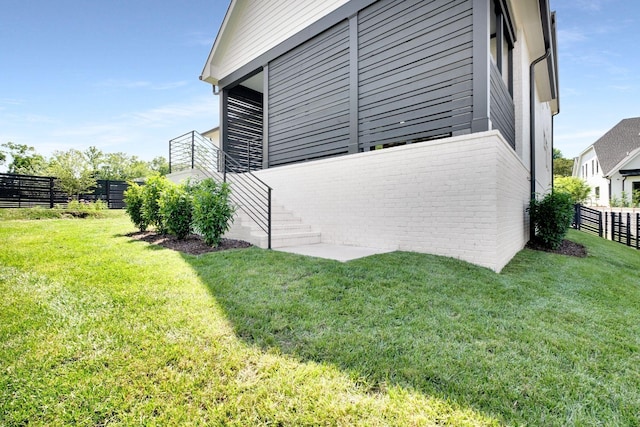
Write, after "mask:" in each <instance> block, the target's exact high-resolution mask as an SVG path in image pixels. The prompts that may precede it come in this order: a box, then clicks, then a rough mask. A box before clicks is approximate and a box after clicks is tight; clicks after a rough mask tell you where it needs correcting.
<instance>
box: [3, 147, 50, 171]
mask: <svg viewBox="0 0 640 427" xmlns="http://www.w3.org/2000/svg"><path fill="white" fill-rule="evenodd" d="M2 146H3V147H5V148H6V149H7V150H8V152H7V154H9V155H10V156H11V163H9V167H8V171H9V173H16V174H23V175H42V174H43V172H44V170H45V165H46V162H45V160H44V157H42V156H41V155H40V154H38V153H36V149H35V148H33V147H30V146H28V145H25V144H15V143H13V142H6V143H4V144H2ZM3 157H4V161H6V154H3Z"/></svg>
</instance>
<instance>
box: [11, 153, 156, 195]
mask: <svg viewBox="0 0 640 427" xmlns="http://www.w3.org/2000/svg"><path fill="white" fill-rule="evenodd" d="M9 158H10V159H11V160H10V161H9V163H7V160H8V159H9ZM4 164H7V171H8V172H9V173H14V174H21V175H37V176H53V177H56V178H58V180H57V181H58V186H59V187H60V189H61V190H62V191H64V192H65V193H67V194H69V195H71V196H77V195H78V194H80V193H90V192H91V189H92V188H94V187H95V186H96V181H97V180H99V179H104V180H121V181H127V180H136V179H144V178H146V177H149V176H151V175H167V174H168V173H169V163H168V162H167V160H166V158H164V157H161V156H159V157H156V158H154V159H153V160H151V161H149V162H147V161H144V160H141V159H139V158H138V157H137V156H130V155H128V154H125V153H122V152H118V153H105V152H103V151H102V150H99V149H98V148H96V147H94V146H91V147H89V148H87V149H86V150H84V151H80V150H76V149H73V148H72V149H69V150H67V151H60V150H56V151H54V152H53V154H52V155H51V157H49V158H45V157H44V156H42V155H41V154H39V153H37V152H36V150H35V148H34V147H31V146H28V145H25V144H16V143H13V142H7V143H4V144H2V145H0V165H4Z"/></svg>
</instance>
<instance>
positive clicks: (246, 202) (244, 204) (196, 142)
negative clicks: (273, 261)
mask: <svg viewBox="0 0 640 427" xmlns="http://www.w3.org/2000/svg"><path fill="white" fill-rule="evenodd" d="M187 169H197V170H198V171H199V172H200V173H202V174H203V175H205V176H206V177H208V178H212V179H214V180H216V181H218V182H226V183H229V185H230V187H231V194H230V198H231V201H232V202H233V203H234V204H235V205H236V206H237V207H238V208H239V209H240V210H242V211H243V212H244V213H245V214H246V215H247V216H248V217H249V218H250V219H251V221H253V222H254V223H255V224H256V225H257V226H258V227H259V228H260V229H261V230H262V231H264V232H265V233H266V234H267V246H268V248H269V249H271V191H272V188H271V187H270V186H268V185H267V184H266V183H265V182H264V181H262V180H261V179H260V178H258V177H257V176H255V175H254V174H252V173H251V171H250V169H249V166H248V165H245V166H243V165H241V164H240V163H238V162H237V161H236V160H235V159H234V158H233V157H231V156H229V155H228V154H227V153H225V152H224V151H223V150H221V149H220V148H218V147H217V146H216V145H215V144H214V143H213V141H211V140H210V139H208V138H206V137H204V136H202V135H201V134H200V133H198V132H196V131H191V132H187V133H185V134H184V135H181V136H179V137H177V138H174V139H172V140H171V141H169V171H170V173H172V172H179V171H182V170H187Z"/></svg>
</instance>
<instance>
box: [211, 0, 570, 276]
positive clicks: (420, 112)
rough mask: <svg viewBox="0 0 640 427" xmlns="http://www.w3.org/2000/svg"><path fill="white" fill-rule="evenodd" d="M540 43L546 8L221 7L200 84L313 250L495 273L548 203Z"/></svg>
mask: <svg viewBox="0 0 640 427" xmlns="http://www.w3.org/2000/svg"><path fill="white" fill-rule="evenodd" d="M555 37H556V28H555V14H554V13H551V12H550V10H549V5H548V0H517V1H515V0H495V1H494V0H434V1H418V0H414V1H409V0H403V1H392V0H380V1H374V0H281V1H278V2H270V1H260V2H257V1H248V0H233V1H231V3H230V5H229V9H228V11H227V14H226V16H225V18H224V21H223V23H222V26H221V28H220V31H219V33H218V35H217V37H216V40H215V42H214V45H213V48H212V50H211V53H210V55H209V57H208V59H207V61H206V64H205V67H204V70H203V71H202V75H201V77H200V78H201V80H204V81H205V82H208V83H210V84H212V85H214V91H215V92H216V93H219V95H220V135H221V138H220V140H221V143H222V148H223V149H224V150H225V152H227V153H228V154H229V155H230V156H232V157H233V158H234V159H236V160H237V161H238V162H240V163H243V164H244V165H245V166H246V167H247V168H250V169H251V170H252V171H254V173H255V174H256V175H257V176H258V177H259V178H260V179H262V180H264V181H265V182H266V183H267V184H269V185H270V186H271V187H272V188H273V198H274V199H275V200H277V201H278V203H280V204H282V205H284V206H285V207H286V208H288V209H291V210H292V211H294V212H295V213H296V214H297V215H299V216H300V217H301V218H302V220H303V221H304V222H307V223H309V224H312V225H313V226H314V227H317V229H318V230H319V231H320V232H321V236H322V237H321V240H322V241H323V242H327V243H335V244H347V245H362V246H370V247H378V248H384V249H398V250H409V251H418V252H426V253H433V254H440V255H445V256H452V257H456V258H460V259H464V260H467V261H470V262H473V263H476V264H479V265H483V266H486V267H489V268H491V269H493V270H495V271H499V270H501V269H502V268H503V267H504V266H505V265H506V263H507V262H508V261H509V260H510V259H511V258H512V257H513V255H514V254H515V253H517V252H518V251H519V250H520V249H522V248H523V247H524V245H525V243H526V242H527V241H528V239H529V229H530V226H529V220H528V215H527V213H526V208H527V206H528V203H529V200H530V197H531V195H532V194H533V193H544V192H546V191H548V190H549V189H550V188H551V181H552V177H551V170H552V166H551V165H552V152H553V136H552V131H553V125H552V122H553V120H552V116H553V115H555V114H557V113H558V111H559V110H558V100H559V97H558V82H557V58H556V52H557V50H556V38H555ZM532 71H534V72H532Z"/></svg>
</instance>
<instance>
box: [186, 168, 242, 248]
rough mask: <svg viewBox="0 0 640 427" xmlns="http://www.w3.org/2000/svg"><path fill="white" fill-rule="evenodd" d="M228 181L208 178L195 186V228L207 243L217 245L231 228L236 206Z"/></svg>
mask: <svg viewBox="0 0 640 427" xmlns="http://www.w3.org/2000/svg"><path fill="white" fill-rule="evenodd" d="M230 193H231V190H230V188H229V185H228V184H227V183H223V184H218V183H216V182H215V181H214V180H213V179H211V178H207V179H205V180H203V181H201V182H200V183H198V184H195V185H194V186H193V228H194V230H195V231H196V232H198V233H199V234H201V235H202V236H203V238H204V241H205V243H206V244H208V245H211V246H217V245H218V244H219V243H220V239H221V238H222V235H223V234H224V233H225V232H226V231H227V230H229V227H230V226H231V222H232V220H233V214H234V212H235V208H234V207H233V206H232V205H231V202H230V200H229V195H230Z"/></svg>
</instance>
